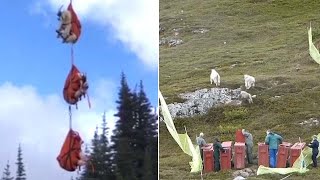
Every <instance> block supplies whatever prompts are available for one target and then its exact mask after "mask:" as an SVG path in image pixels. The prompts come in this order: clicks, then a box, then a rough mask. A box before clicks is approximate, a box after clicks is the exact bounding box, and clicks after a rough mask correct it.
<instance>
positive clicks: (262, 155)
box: [258, 143, 269, 167]
mask: <svg viewBox="0 0 320 180" xmlns="http://www.w3.org/2000/svg"><path fill="white" fill-rule="evenodd" d="M260 165H263V166H265V167H269V146H268V145H266V144H265V143H258V166H260Z"/></svg>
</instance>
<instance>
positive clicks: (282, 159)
mask: <svg viewBox="0 0 320 180" xmlns="http://www.w3.org/2000/svg"><path fill="white" fill-rule="evenodd" d="M291 145H292V144H291V143H288V142H283V143H282V144H280V145H279V148H278V155H277V168H286V167H287V160H288V157H289V149H290V147H291Z"/></svg>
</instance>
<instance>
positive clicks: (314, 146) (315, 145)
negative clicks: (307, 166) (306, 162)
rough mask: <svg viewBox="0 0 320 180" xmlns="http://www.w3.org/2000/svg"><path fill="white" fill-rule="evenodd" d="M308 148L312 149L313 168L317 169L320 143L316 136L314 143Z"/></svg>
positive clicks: (313, 138)
mask: <svg viewBox="0 0 320 180" xmlns="http://www.w3.org/2000/svg"><path fill="white" fill-rule="evenodd" d="M308 147H310V148H312V157H311V158H312V162H313V167H317V156H318V154H319V149H318V148H319V142H318V137H317V136H316V135H313V136H312V142H311V143H309V144H308Z"/></svg>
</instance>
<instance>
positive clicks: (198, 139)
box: [196, 132, 207, 161]
mask: <svg viewBox="0 0 320 180" xmlns="http://www.w3.org/2000/svg"><path fill="white" fill-rule="evenodd" d="M203 136H204V134H203V133H202V132H201V133H200V136H199V137H196V141H197V144H198V146H199V148H200V155H201V159H202V161H203V149H202V147H204V146H205V145H206V144H207V143H206V141H205V140H204V139H203Z"/></svg>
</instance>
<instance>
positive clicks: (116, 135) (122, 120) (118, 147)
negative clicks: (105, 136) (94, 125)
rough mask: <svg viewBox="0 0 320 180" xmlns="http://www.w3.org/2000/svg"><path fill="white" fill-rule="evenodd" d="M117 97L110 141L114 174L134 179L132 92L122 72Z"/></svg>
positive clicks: (124, 178)
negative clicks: (113, 126)
mask: <svg viewBox="0 0 320 180" xmlns="http://www.w3.org/2000/svg"><path fill="white" fill-rule="evenodd" d="M118 95H119V99H118V101H116V103H117V104H118V106H117V110H118V113H117V114H115V116H116V117H118V120H117V122H116V125H115V129H114V131H113V136H112V142H113V143H114V144H113V147H112V151H113V157H112V158H113V160H114V165H115V174H116V175H117V179H123V180H135V179H137V176H136V172H135V156H136V154H134V151H133V148H132V146H134V144H133V141H132V137H133V136H134V131H133V129H134V126H135V124H136V123H135V121H134V115H135V113H134V102H133V99H132V98H133V94H132V93H131V92H130V88H129V86H128V84H127V81H126V77H125V75H124V73H122V74H121V87H120V91H119V93H118Z"/></svg>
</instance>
